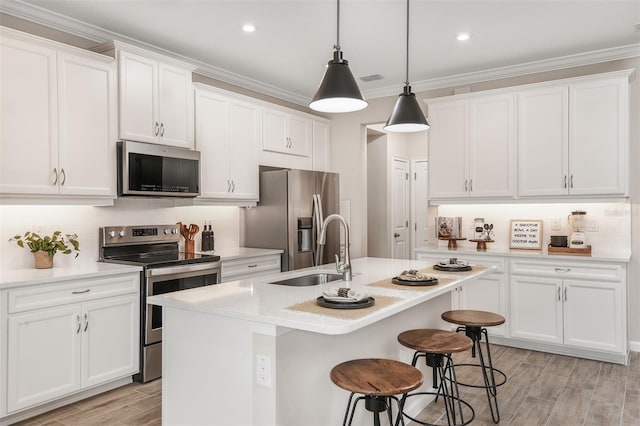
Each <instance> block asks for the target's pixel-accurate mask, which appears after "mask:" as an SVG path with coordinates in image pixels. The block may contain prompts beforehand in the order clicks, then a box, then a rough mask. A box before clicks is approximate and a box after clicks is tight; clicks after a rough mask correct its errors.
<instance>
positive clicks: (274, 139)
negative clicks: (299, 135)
mask: <svg viewBox="0 0 640 426" xmlns="http://www.w3.org/2000/svg"><path fill="white" fill-rule="evenodd" d="M286 126H287V117H286V114H285V113H283V112H281V111H276V110H271V109H266V108H265V109H263V110H262V149H264V150H266V151H275V152H288V149H289V148H288V145H289V139H288V138H289V135H288V134H287V128H286Z"/></svg>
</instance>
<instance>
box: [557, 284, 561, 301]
mask: <svg viewBox="0 0 640 426" xmlns="http://www.w3.org/2000/svg"><path fill="white" fill-rule="evenodd" d="M560 300H561V299H560V287H558V302H560Z"/></svg>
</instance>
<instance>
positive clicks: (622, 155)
mask: <svg viewBox="0 0 640 426" xmlns="http://www.w3.org/2000/svg"><path fill="white" fill-rule="evenodd" d="M628 154H629V80H628V77H624V78H609V79H604V80H597V81H591V82H583V83H575V84H571V85H570V86H569V172H570V174H569V193H571V194H578V195H599V194H602V195H605V194H614V195H624V194H626V192H627V177H626V176H627V164H626V161H627V157H628Z"/></svg>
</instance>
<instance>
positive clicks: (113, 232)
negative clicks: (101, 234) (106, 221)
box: [108, 231, 116, 238]
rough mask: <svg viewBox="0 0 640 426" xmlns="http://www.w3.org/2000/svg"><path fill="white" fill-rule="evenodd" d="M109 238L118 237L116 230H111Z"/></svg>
mask: <svg viewBox="0 0 640 426" xmlns="http://www.w3.org/2000/svg"><path fill="white" fill-rule="evenodd" d="M108 235H109V238H115V237H116V231H109V234H108Z"/></svg>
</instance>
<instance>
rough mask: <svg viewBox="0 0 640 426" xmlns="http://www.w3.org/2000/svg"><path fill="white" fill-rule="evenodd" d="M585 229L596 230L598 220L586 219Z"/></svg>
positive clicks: (588, 230)
mask: <svg viewBox="0 0 640 426" xmlns="http://www.w3.org/2000/svg"><path fill="white" fill-rule="evenodd" d="M585 231H587V232H598V221H597V220H596V219H588V220H587V226H586V228H585Z"/></svg>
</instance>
